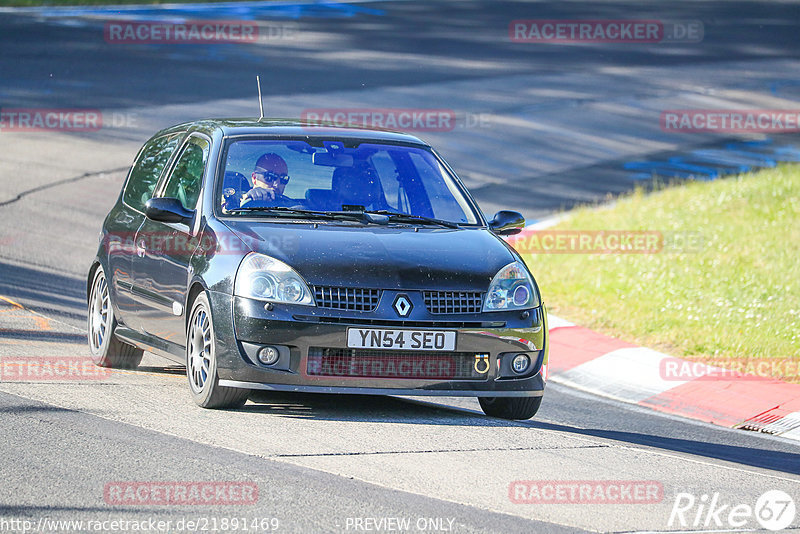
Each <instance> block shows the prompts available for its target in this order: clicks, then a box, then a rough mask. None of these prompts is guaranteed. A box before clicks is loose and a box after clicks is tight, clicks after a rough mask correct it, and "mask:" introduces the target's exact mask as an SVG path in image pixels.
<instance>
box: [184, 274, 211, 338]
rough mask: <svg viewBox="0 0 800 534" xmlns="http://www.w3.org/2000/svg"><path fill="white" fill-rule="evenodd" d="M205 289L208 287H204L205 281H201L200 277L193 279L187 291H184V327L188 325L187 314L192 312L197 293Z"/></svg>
mask: <svg viewBox="0 0 800 534" xmlns="http://www.w3.org/2000/svg"><path fill="white" fill-rule="evenodd" d="M206 289H208V288H207V287H206V284H205V282H203V280H201V279H195V280H193V281H192V283H191V284H190V285H189V291H188V292H187V293H186V307H185V308H184V310H186V313H185V314H184V315H185V319H184V327H188V326H189V316H190V315H191V314H192V306H194V301H195V299H197V295H199V294H200V293H203V292H204V291H206ZM184 329H185V328H184Z"/></svg>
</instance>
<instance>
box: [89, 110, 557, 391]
mask: <svg viewBox="0 0 800 534" xmlns="http://www.w3.org/2000/svg"><path fill="white" fill-rule="evenodd" d="M315 136H318V137H325V138H331V139H336V140H341V141H343V142H344V143H345V144H347V143H354V144H357V143H360V142H380V143H386V144H390V145H391V144H396V145H398V146H408V147H422V148H425V149H426V150H429V151H430V148H429V147H428V146H427V145H426V144H425V143H423V142H422V141H420V140H419V139H417V138H415V137H413V136H409V135H405V134H399V133H393V132H383V131H375V130H363V129H349V128H332V127H317V126H315V125H308V124H304V123H301V122H298V121H288V120H263V121H254V120H250V119H242V120H232V119H226V120H208V121H199V122H196V123H187V124H183V125H178V126H176V127H173V128H170V129H167V130H164V131H162V132H159V133H158V134H156V135H155V136H154V137H153V138H152V139H151V140H150V141H148V145H145V148H143V151H144V150H146V149H147V148H148V146H150V144H152V143H155V142H156V141H154V140H164V139H168V140H170V142H172V143H175V144H176V146H175V147H174V148H173V149H172V150H173V151H172V153H171V154H170V155H169V156H168V157H166V156H164V157H165V158H166V162H165V163H164V164H163V169H161V170H160V171H158V172H157V171H153V172H152V173H151V175H155V174H156V172H157V174H158V177H157V183H156V184H155V185H154V187H153V195H154V196H159V195H160V194H162V193H163V190H164V187H165V185H166V183H165V181H166V180H167V177H169V176H170V173H171V172H172V169H173V168H174V166H175V165H176V161H177V160H178V159H179V158H180V157H181V156H180V154H182V151H184V150H188V149H187V147H188V146H189V145H190V144H191V143H192V142H195V143H198V144H203V143H205V144H204V145H203V146H206V145H207V149H206V151H205V152H204V157H206V158H207V160H206V163H205V168H204V169H205V170H204V173H203V177H202V184H201V190H200V192H199V196H198V198H197V202H196V209H195V210H194V211H193V212H192V215H191V217H189V218H187V219H186V220H184V221H182V222H169V223H167V222H159V221H156V220H153V219H151V218H149V217H147V216H145V214H144V211H145V209H144V208H143V207H142V206H141V205H138V204H141V202H139V198H138V197H137V198H135V199H134V201H133V203H134V204H137V206H132V205H129V204H128V203H127V202H126V201H125V196H126V195H127V194H128V193H126V191H128V190H130V187H131V186H130V185H129V184H128V181H129V180H131V178H130V173H129V177H128V179H127V180H126V186H125V187H123V191H122V192H121V193H120V197H119V199H118V201H117V203H116V204H115V206H114V207H113V208H112V210H111V211H110V212H109V214H108V216H107V217H106V219H105V221H104V224H103V232H102V234H101V236H100V246H99V248H98V253H97V256H96V259H95V261H94V262H93V265H92V268H91V270H90V273H89V284H91V281H92V278H93V274H94V272H95V270H96V269H97V267H98V266H100V267H102V269H103V270H104V272H106V273H108V274H109V280H110V283H109V287H110V288H111V300H112V305H113V308H114V313H115V316H116V318H117V320H118V321H119V328H118V329H117V331H116V336H117V337H118V338H119V339H122V340H123V341H125V342H127V343H130V344H132V345H135V346H138V347H140V348H143V349H146V350H150V351H152V352H155V353H157V354H160V355H163V356H166V357H168V358H170V359H172V360H174V361H176V362H179V363H185V361H186V356H185V350H186V349H185V347H186V345H187V339H186V336H187V317H188V314H189V311H190V310H191V307H192V302H193V300H194V299H195V298H196V296H197V295H198V294H200V293H205V295H206V296H207V297H208V301H209V305H210V308H211V314H212V316H213V319H214V325H215V328H214V336H215V341H216V346H217V349H216V360H217V367H218V374H219V380H220V384H222V385H225V386H228V387H241V388H249V389H267V390H269V389H274V390H289V391H301V390H302V391H318V392H343V393H372V394H414V395H469V396H487V397H503V396H520V397H523V396H540V395H542V392H543V389H544V385H545V379H546V368H547V363H548V343H547V319H546V312H545V308H544V305H543V304H541V301H540V300H538V296H537V304H536V305H535V306H534V307H531V308H529V309H525V310H510V311H484V310H483V306H482V305H481V306H478V307H475V306H474V300H475V299H477V298H480V302H481V303H482V302H483V300H484V299H485V298H486V292H487V290H488V288H489V285H490V283H491V282H492V280H493V278H494V277H495V275H496V274H497V273H498V272H499V271H500V270H501V269H503V268H504V267H505V266H508V265H509V264H511V263H513V262H522V259H521V258H520V256H519V255H518V254H517V253H516V252H515V251H514V250H513V249H512V248H511V247H510V246H508V245H507V244H506V243H505V242H504V241H503V240H502V239H501V238H499V237H498V236H497V235H496V234H495V233H494V232H492V231H491V230H490V229H489V228H488V227H487V223H486V220H485V219H484V217H483V215H482V214H481V213H480V210H479V209H478V208H477V205H476V204H475V202H474V200H472V198H471V197H470V196H469V193H468V192H467V191H466V188H464V186H463V184H461V183H460V181H458V178H457V177H456V176H455V175H454V174H453V176H452V178H453V180H454V183H455V185H454V187H455V188H458V190H459V191H460V193H461V194H463V195H464V197H465V198H466V199H467V203H468V205H469V209H471V210H472V211H474V213H475V216H474V221H475V222H473V223H469V224H462V225H461V227H460V228H447V227H440V226H436V225H435V224H433V225H408V224H405V225H404V224H383V225H381V224H366V223H364V222H359V221H349V220H341V221H339V220H336V221H333V220H305V219H303V218H302V217H298V218H296V219H275V218H269V217H261V216H259V215H258V214H253V216H250V215H247V214H243V215H237V216H231V215H230V214H225V213H221V212H220V206H219V203H218V201H217V200H216V199H217V198H218V192H219V191H220V190H221V183H222V182H221V178H220V176H222V174H223V173H224V172H225V170H224V165H225V161H224V155H225V149H226V148H225V147H226V142H228V141H229V140H231V139H234V138H235V139H240V138H242V139H246V138H251V137H252V138H258V139H264V138H268V139H311V138H314V137H315ZM192 139H194V140H195V141H192ZM159 142H160V141H159ZM163 142H164V143H166V141H163ZM431 153H432V154H435V153H433V152H432V151H431ZM140 157H141V155H140V156H137V161H138V160H139V158H140ZM436 158H438V156H436ZM134 163H135V165H134V166H135V167H136V161H135V162H134ZM441 165H442V166H443V167H444V168H445V169H447V170H448V171H449V172H452V171H451V170H450V168H449V167H448V166H447V164H446V163H444V162H443V161H441ZM131 172H133V168H132V171H131ZM151 179H152V176H151ZM143 198H144V197H143ZM153 235H157V236H159V239H162V238H163V239H164V240H166V241H169V240H170V239H172V240H173V242H180V243H182V244H184V243H185V245H182V246H179V247H172V248H171V247H169V246H167V247H161V246H153V242H152V239H151V238H152V236H153ZM251 253H257V254H263V255H267V256H269V257H271V258H274V259H277V260H279V261H281V262H284V263H285V264H287V265H289V266H291V267H292V268H293V269H294V270H295V271H296V273H298V274H299V276H300V277H301V278H302V279H303V280H304V281H305V283H306V284H307V285H308V287H309V289H310V290H311V291H312V293H313V292H317V293H316V294H317V296H319V295H322V296H324V295H326V294H332V292H333V290H334V289H336V290H338V291H344V292H347V291H348V290H350V291H352V290H355V289H360V290H363V289H368V290H370V291H373V295H378V296H375V297H374V298H375V299H377V300H376V303H375V305H374V307H373V308H371V309H346V308H336V307H321V306H313V305H312V306H309V305H302V304H288V303H271V302H264V301H263V300H258V299H253V298H248V297H244V296H237V295H235V283H236V275H237V270H238V269H239V268H240V265H241V264H242V262H243V260H244V258H245V257H246V256H247V255H248V254H251ZM531 279H532V278H531ZM532 283H533V285H534V288H533V290H534V291H535V293H536V294H537V295H538V287H535V281H533V282H532ZM320 288H321V289H320ZM320 291H321V293H320ZM325 291H327V292H328V293H325ZM426 292H431V293H426ZM434 293H435V296H434V297H430V295H431V294H434ZM440 295H449V296H448V298H456V299H459V298H465V297H463V295H470V296H471V297H470V298H472V299H473V308H472V309H469V310H466V311H464V310H460V311H459V312H458V313H436V312H435V311H436V310H435V309H432V308H431V307H430V306H429V302H428V301H427V300H426V299H429V298H431V299H432V298H442V297H440ZM452 295H458V296H457V297H452ZM400 297H403V298H404V299H405V300H406V301H407V302H408V303H409V304H410V310H409V311H408V313H407V314H405V315H401V314H399V313H398V311H397V309H396V308H395V304H396V301H397V299H398V298H400ZM350 328H361V329H384V330H391V331H400V330H409V331H411V330H415V331H417V332H418V333H419V332H425V331H428V330H430V331H432V332H433V331H436V332H441V331H448V332H455V336H456V337H455V339H456V341H455V347H454V348H453V349H452V350H450V351H428V352H422V351H420V352H419V353H416V352H415V353H414V354H415V357H416V358H418V360H415V361H414V362H412V363H408V362H405V363H404V362H403V361H402V358H403V357H404V356H407V353H404V352H402V351H395V352H394V353H392V354H388V353H387V354H383V353H381V351H380V350H373V351H372V352H370V351H369V350H366V349H364V351H362V350H361V349H352V348H348V341H347V339H348V337H347V336H348V333H347V332H348V329H350ZM420 335H422V334H420ZM266 345H269V346H275V347H276V348H277V350H278V351H279V352H280V358H279V360H278V362H276V363H275V364H273V365H270V366H265V365H264V364H262V363H259V361H258V358H257V357H256V352H257V351H258V350H259V348H260V347H263V346H266ZM521 353H522V354H526V355H528V356H529V357H530V360H531V366H530V367H529V369H528V370H527V371H526V372H524V373H522V374H515V372H514V371H513V369H512V368H511V366H510V365H511V363H510V362H511V358H513V357H514V356H515V355H518V354H521ZM362 356H363V358H366V359H367V360H369V359H370V358H384V357H385V358H388V359H392V358H398V359H397V361H398V362H399V363H398V365H400V364H403V365H406V366H408V365H416V366H419V365H420V361H427V360H430V361H437V362H439V363H438V364H437V365H440V366H443V365H445V363H446V365H447V370H448V372H451V371H452V370H453V369H454V367H451V365H454V366H455V367H456V368H458V369H459V371H458V372H459V373H460V374H459V375H458V376H456V375H453V376H449V375H448V376H445V377H442V376H434V375H435V372H433V373H432V374H430V376H419V373H417V374H415V375H414V376H413V377H412V376H399V375H397V376H373V375H371V374H370V370H369V369H368V367H369V365H368V364H367V363H363V362H364V361H366V360H359V359H358V358H361V357H362ZM326 358H328V359H330V361H335V362H339V363H337V365H339V364H341V362H343V361H347V362H349V363H347V364H346V365H349V367H348V368H347V369H346V370H347V371H348V373H350V374H347V376H345V375H341V376H340V375H337V374H331V373H327V374H326V373H324V372H323V373H322V374H320V373H319V372H318V366H319V362H324V361H327V360H326ZM426 359H427V360H426ZM445 360H446V361H445ZM354 362H355V363H354ZM442 362H445V363H442ZM342 365H344V364H342ZM315 366H316V367H315ZM359 366H360V367H359ZM429 367H430V366H429ZM312 369H317V371H314V372H312ZM372 369H373V370H374V369H375V367H373V368H372ZM441 369H444V367H442V368H441ZM471 369H472V370H471ZM362 371H363V372H362ZM380 372H381V373H384V370H383V368H381V371H380ZM442 372H443V371H442ZM384 374H385V373H384ZM423 374H424V373H423Z"/></svg>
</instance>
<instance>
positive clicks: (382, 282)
mask: <svg viewBox="0 0 800 534" xmlns="http://www.w3.org/2000/svg"><path fill="white" fill-rule="evenodd" d="M225 223H226V224H227V225H228V227H229V228H230V229H231V230H232V231H233V233H234V234H236V235H237V236H238V237H239V238H241V239H242V241H244V243H245V244H246V245H247V246H248V247H249V248H250V249H251V250H253V251H254V252H259V253H262V254H267V255H269V256H272V257H274V258H276V259H279V260H281V261H283V262H285V263H287V264H288V265H290V266H291V267H293V268H294V269H295V270H296V271H297V272H298V273H300V275H301V276H303V278H305V280H306V281H307V282H308V283H309V284H312V285H324V286H345V287H347V286H349V287H353V286H355V287H374V288H382V289H395V288H396V289H433V288H436V289H442V290H472V291H486V290H487V289H488V287H489V283H490V282H491V280H492V278H493V277H494V275H495V274H497V271H499V270H500V269H501V268H502V267H504V266H505V265H508V264H509V263H510V262H512V261H514V260H515V258H514V256H513V255H512V254H511V252H510V251H509V249H508V248H507V246H506V245H505V243H504V242H502V241H501V240H500V239H499V238H498V237H496V236H495V235H494V234H493V233H491V232H490V231H489V230H487V229H485V228H469V229H449V228H431V227H418V228H416V231H415V228H414V227H408V226H394V225H389V226H377V225H370V226H345V225H339V224H333V225H329V224H319V225H318V226H317V227H316V228H315V227H314V226H313V225H312V224H286V223H272V222H270V223H265V222H262V221H253V220H252V219H251V220H241V221H231V220H226V221H225Z"/></svg>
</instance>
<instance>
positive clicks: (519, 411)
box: [478, 397, 542, 419]
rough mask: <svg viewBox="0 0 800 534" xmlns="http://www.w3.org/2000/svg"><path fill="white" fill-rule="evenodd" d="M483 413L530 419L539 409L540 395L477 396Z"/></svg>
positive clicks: (493, 415)
mask: <svg viewBox="0 0 800 534" xmlns="http://www.w3.org/2000/svg"><path fill="white" fill-rule="evenodd" d="M478 402H479V403H480V404H481V409H482V410H483V413H485V414H486V415H488V416H490V417H499V418H501V419H530V418H531V417H533V416H534V415H536V412H538V411H539V406H541V405H542V397H478Z"/></svg>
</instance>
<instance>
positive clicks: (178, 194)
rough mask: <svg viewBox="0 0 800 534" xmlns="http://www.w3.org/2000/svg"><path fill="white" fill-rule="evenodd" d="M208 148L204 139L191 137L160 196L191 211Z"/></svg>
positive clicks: (206, 159)
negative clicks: (172, 200) (174, 199)
mask: <svg viewBox="0 0 800 534" xmlns="http://www.w3.org/2000/svg"><path fill="white" fill-rule="evenodd" d="M210 148H211V145H210V144H209V143H208V141H206V140H205V139H201V138H199V137H191V138H190V139H189V142H188V143H187V144H186V148H184V149H183V152H181V155H180V157H179V158H178V161H177V163H176V164H175V168H174V169H173V170H172V175H171V176H170V177H169V180H168V181H167V185H166V187H165V188H164V193H163V194H162V195H161V196H163V197H167V198H177V199H178V200H180V201H181V204H183V207H184V208H186V209H187V210H193V209H194V208H195V206H196V205H197V199H198V197H199V196H200V189H201V188H202V186H203V171H204V170H205V167H206V162H207V161H208V152H209V149H210Z"/></svg>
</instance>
